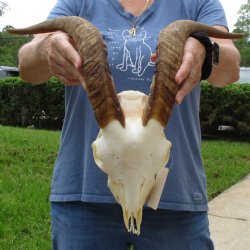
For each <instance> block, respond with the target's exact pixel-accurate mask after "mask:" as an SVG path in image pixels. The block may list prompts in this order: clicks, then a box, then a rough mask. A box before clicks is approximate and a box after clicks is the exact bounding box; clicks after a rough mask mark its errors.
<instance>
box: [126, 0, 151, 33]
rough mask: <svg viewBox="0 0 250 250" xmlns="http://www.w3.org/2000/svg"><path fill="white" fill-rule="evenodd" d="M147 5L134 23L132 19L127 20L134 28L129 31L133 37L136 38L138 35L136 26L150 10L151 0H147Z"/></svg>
mask: <svg viewBox="0 0 250 250" xmlns="http://www.w3.org/2000/svg"><path fill="white" fill-rule="evenodd" d="M146 1H147V2H146V4H145V6H144V7H143V9H142V11H141V13H140V14H139V15H138V16H137V18H136V19H135V21H134V22H132V21H131V20H130V19H127V20H128V22H129V23H130V24H131V26H132V28H131V29H130V30H129V34H130V35H132V36H135V35H136V32H137V28H138V27H136V24H137V23H138V21H139V20H140V17H141V15H142V14H143V13H144V11H145V10H146V9H147V8H148V6H149V4H150V1H149V0H146Z"/></svg>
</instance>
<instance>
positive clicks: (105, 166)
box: [92, 91, 171, 234]
mask: <svg viewBox="0 0 250 250" xmlns="http://www.w3.org/2000/svg"><path fill="white" fill-rule="evenodd" d="M118 96H119V100H120V103H121V107H122V109H123V111H124V114H125V122H126V126H125V127H123V126H121V124H120V123H119V122H118V121H111V122H110V123H109V124H108V125H107V126H106V127H105V128H103V129H102V130H101V131H100V133H99V136H98V137H97V139H96V141H94V142H93V144H92V147H93V152H94V158H95V161H96V164H97V165H98V166H99V167H100V169H101V170H102V171H104V172H105V173H106V174H107V175H108V186H109V188H110V190H111V191H112V193H113V195H114V197H115V199H116V200H117V202H118V203H120V204H121V206H122V210H123V217H124V222H125V225H126V227H127V229H128V231H132V232H133V233H137V234H139V233H140V224H141V221H142V209H143V206H144V204H145V203H146V202H147V200H148V198H149V196H150V194H151V192H152V190H153V188H154V187H155V184H156V179H157V178H156V177H157V174H159V173H161V170H162V169H163V168H164V167H165V165H166V163H167V162H168V159H169V153H170V147H171V143H170V142H169V141H168V140H167V139H166V137H165V134H164V132H163V127H162V125H161V124H160V123H159V122H157V121H156V120H154V119H152V120H150V121H149V123H148V124H147V126H144V125H143V124H142V112H143V109H144V108H145V104H146V101H147V96H146V95H145V94H143V93H141V92H137V91H126V92H122V93H120V94H119V95H118Z"/></svg>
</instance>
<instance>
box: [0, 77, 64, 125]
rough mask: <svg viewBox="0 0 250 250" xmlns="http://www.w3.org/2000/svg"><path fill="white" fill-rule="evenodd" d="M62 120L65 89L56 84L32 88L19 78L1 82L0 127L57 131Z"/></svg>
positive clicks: (53, 80)
mask: <svg viewBox="0 0 250 250" xmlns="http://www.w3.org/2000/svg"><path fill="white" fill-rule="evenodd" d="M63 118H64V86H63V85H62V84H60V83H59V82H58V81H57V80H55V79H51V80H50V81H49V83H46V84H42V85H31V84H29V83H25V82H23V81H21V79H20V78H19V77H10V78H5V79H0V124H3V125H12V126H22V127H26V126H30V125H34V126H35V127H38V128H49V129H58V128H61V126H62V121H63Z"/></svg>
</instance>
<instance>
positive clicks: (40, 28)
mask: <svg viewBox="0 0 250 250" xmlns="http://www.w3.org/2000/svg"><path fill="white" fill-rule="evenodd" d="M57 30H61V31H64V32H66V33H68V34H69V35H70V36H71V37H72V38H73V39H74V40H75V42H76V44H77V49H78V51H79V54H80V56H81V59H82V63H83V65H82V67H83V72H82V75H83V79H84V81H85V84H86V91H87V94H88V97H89V100H90V102H91V105H92V108H93V110H94V113H95V117H96V120H97V123H98V125H99V126H100V127H101V128H104V127H106V126H107V125H108V123H109V122H110V121H111V120H113V119H115V120H118V121H119V122H120V124H121V125H122V126H123V127H124V126H125V118H124V113H123V110H122V108H121V106H120V103H119V101H118V98H117V94H116V91H115V87H114V83H113V79H112V76H111V73H110V69H109V65H108V62H107V50H106V47H105V45H104V42H103V39H102V35H101V33H100V32H99V31H98V29H97V28H96V27H95V26H94V25H93V24H91V23H90V22H88V21H87V20H85V19H83V18H81V17H60V18H56V19H51V20H47V21H45V22H42V23H39V24H37V25H34V26H31V27H28V28H23V29H7V31H8V32H10V33H13V34H38V33H46V32H52V31H57Z"/></svg>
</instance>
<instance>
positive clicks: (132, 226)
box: [128, 215, 140, 235]
mask: <svg viewBox="0 0 250 250" xmlns="http://www.w3.org/2000/svg"><path fill="white" fill-rule="evenodd" d="M128 231H129V232H132V233H134V234H137V235H139V234H140V229H139V228H138V226H137V221H136V218H135V217H134V216H133V215H132V216H130V217H129V220H128Z"/></svg>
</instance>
